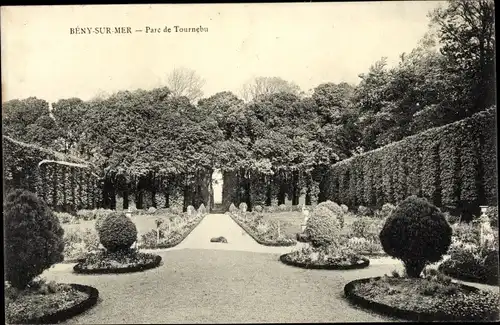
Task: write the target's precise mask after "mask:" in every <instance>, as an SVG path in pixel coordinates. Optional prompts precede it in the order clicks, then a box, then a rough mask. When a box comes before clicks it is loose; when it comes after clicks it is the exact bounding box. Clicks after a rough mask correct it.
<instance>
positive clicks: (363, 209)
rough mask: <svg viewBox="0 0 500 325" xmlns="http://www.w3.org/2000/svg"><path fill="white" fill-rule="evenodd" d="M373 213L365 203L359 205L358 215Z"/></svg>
mask: <svg viewBox="0 0 500 325" xmlns="http://www.w3.org/2000/svg"><path fill="white" fill-rule="evenodd" d="M372 214H373V212H372V210H371V209H370V208H367V207H365V206H363V205H360V206H359V207H358V215H360V216H371V215H372Z"/></svg>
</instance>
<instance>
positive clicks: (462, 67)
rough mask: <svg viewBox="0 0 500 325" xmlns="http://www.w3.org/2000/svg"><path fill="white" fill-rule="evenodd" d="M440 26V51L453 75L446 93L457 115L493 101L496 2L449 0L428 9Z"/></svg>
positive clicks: (465, 114) (470, 111)
mask: <svg viewBox="0 0 500 325" xmlns="http://www.w3.org/2000/svg"><path fill="white" fill-rule="evenodd" d="M430 17H431V19H432V23H433V24H434V25H436V26H437V27H438V28H439V37H440V41H441V43H442V45H443V46H442V47H441V53H442V54H443V55H444V57H445V58H446V67H447V69H448V71H449V72H450V75H451V76H453V78H452V79H451V80H449V82H450V84H451V85H453V87H450V89H449V90H448V96H450V97H452V98H454V99H455V103H454V105H455V106H456V107H460V108H461V109H460V111H458V112H457V113H459V116H458V118H459V119H460V118H464V117H467V116H470V115H472V114H474V113H475V112H478V111H481V110H484V109H486V108H488V107H489V106H491V105H493V104H494V103H495V95H496V92H495V25H494V17H495V5H494V1H493V0H476V1H469V0H451V1H448V6H447V7H446V8H438V9H436V10H434V11H433V12H431V13H430Z"/></svg>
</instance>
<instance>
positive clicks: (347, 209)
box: [340, 204, 349, 213]
mask: <svg viewBox="0 0 500 325" xmlns="http://www.w3.org/2000/svg"><path fill="white" fill-rule="evenodd" d="M340 207H341V208H342V211H344V213H347V212H349V207H348V206H347V205H345V204H341V205H340Z"/></svg>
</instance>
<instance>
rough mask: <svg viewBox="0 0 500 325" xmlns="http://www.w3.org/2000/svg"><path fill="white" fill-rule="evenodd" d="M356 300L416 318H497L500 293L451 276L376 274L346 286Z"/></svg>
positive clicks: (349, 297) (367, 306)
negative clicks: (471, 284)
mask: <svg viewBox="0 0 500 325" xmlns="http://www.w3.org/2000/svg"><path fill="white" fill-rule="evenodd" d="M344 294H345V296H346V298H347V299H348V300H349V301H351V302H352V303H354V304H356V305H359V306H362V307H364V308H367V309H371V310H373V311H376V312H379V313H383V314H386V315H389V316H394V317H398V318H404V319H408V320H413V321H480V320H482V321H484V320H490V321H491V320H497V319H498V312H499V307H498V306H499V299H498V295H495V294H493V293H490V292H486V291H483V290H479V289H477V288H474V287H471V286H466V285H463V284H458V283H454V282H452V281H451V279H449V278H448V279H444V280H436V279H421V278H401V277H388V276H384V277H376V278H366V279H359V280H355V281H352V282H349V283H348V284H347V285H346V286H345V287H344Z"/></svg>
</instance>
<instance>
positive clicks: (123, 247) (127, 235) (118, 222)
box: [98, 213, 137, 252]
mask: <svg viewBox="0 0 500 325" xmlns="http://www.w3.org/2000/svg"><path fill="white" fill-rule="evenodd" d="M98 233H99V240H100V242H101V244H102V245H103V246H104V247H105V248H106V249H107V250H108V251H110V252H116V251H127V250H129V249H130V246H132V244H133V243H134V242H135V241H136V240H137V228H136V226H135V224H134V223H133V222H132V220H130V218H128V217H127V216H125V214H123V213H116V214H111V215H109V216H107V217H106V218H105V219H104V220H103V221H102V223H101V225H100V227H99V229H98Z"/></svg>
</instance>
